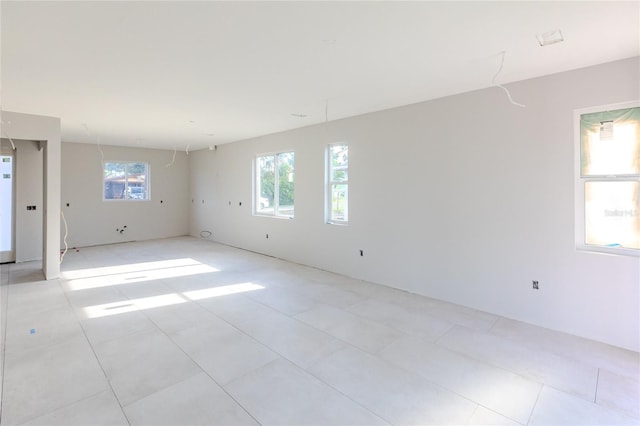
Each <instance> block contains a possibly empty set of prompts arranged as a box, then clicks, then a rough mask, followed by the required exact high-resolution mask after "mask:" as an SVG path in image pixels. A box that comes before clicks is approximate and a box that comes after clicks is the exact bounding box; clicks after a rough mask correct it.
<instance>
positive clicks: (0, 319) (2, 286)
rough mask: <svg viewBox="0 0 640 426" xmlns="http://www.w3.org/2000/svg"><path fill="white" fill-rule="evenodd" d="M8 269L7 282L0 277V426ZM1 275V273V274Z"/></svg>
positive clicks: (5, 345)
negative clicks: (4, 296)
mask: <svg viewBox="0 0 640 426" xmlns="http://www.w3.org/2000/svg"><path fill="white" fill-rule="evenodd" d="M6 265H7V266H6V268H7V281H6V282H2V277H0V304H2V305H1V306H0V315H1V316H0V345H1V346H2V354H0V359H1V360H2V365H0V424H1V423H2V416H3V411H4V410H3V408H4V379H5V374H4V365H5V359H6V356H7V354H6V350H7V318H8V316H7V311H8V309H9V283H10V282H11V270H12V268H11V266H8V265H9V264H6ZM0 273H1V272H0ZM5 290H6V300H3V299H4V298H2V292H3V291H5Z"/></svg>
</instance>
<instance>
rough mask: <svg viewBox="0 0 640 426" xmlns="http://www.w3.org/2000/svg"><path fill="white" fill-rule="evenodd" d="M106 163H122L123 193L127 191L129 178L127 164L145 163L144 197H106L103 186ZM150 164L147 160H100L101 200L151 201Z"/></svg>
mask: <svg viewBox="0 0 640 426" xmlns="http://www.w3.org/2000/svg"><path fill="white" fill-rule="evenodd" d="M107 164H123V165H124V176H125V182H124V184H125V185H124V194H126V193H127V189H128V188H129V178H128V175H129V173H128V166H129V165H130V164H144V165H145V182H144V188H145V195H146V197H145V198H126V197H125V198H106V188H105V175H104V171H105V167H106V165H107ZM150 176H151V164H150V163H149V162H148V161H118V160H104V161H103V162H102V182H101V183H102V201H106V202H112V201H114V202H143V201H151V178H150Z"/></svg>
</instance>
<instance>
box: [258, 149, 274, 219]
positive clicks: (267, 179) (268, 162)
mask: <svg viewBox="0 0 640 426" xmlns="http://www.w3.org/2000/svg"><path fill="white" fill-rule="evenodd" d="M256 168H257V170H256V174H257V182H256V212H257V213H265V214H273V213H274V203H273V201H274V198H273V197H274V192H275V173H274V172H275V157H274V156H268V157H258V158H257V159H256Z"/></svg>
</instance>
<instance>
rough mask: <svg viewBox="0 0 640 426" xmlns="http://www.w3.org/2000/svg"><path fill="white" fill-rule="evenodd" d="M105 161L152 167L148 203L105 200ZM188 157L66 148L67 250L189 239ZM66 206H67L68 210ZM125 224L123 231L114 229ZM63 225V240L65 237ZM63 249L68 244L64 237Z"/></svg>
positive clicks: (130, 150)
mask: <svg viewBox="0 0 640 426" xmlns="http://www.w3.org/2000/svg"><path fill="white" fill-rule="evenodd" d="M100 149H102V153H103V154H104V160H105V161H142V162H148V163H149V167H150V172H149V175H150V193H151V199H150V200H144V201H143V200H135V201H134V200H130V201H123V200H110V201H104V200H103V199H102V196H103V195H102V191H103V180H102V179H103V170H102V154H101V153H100ZM186 157H187V155H186V153H185V152H178V153H176V157H175V162H173V164H171V166H169V167H167V164H170V163H171V161H172V158H173V151H167V150H158V149H143V148H127V147H119V146H109V145H101V147H100V148H99V147H98V145H88V144H78V143H68V142H65V143H63V144H62V210H63V211H64V214H65V218H66V220H67V224H68V231H69V232H68V237H67V242H68V245H69V247H84V246H92V245H98V244H110V243H118V242H124V241H139V240H149V239H154V238H165V237H173V236H178V235H186V234H187V233H188V223H189V190H188V187H189V184H188V171H187V159H186ZM67 203H68V204H69V206H67ZM125 225H126V226H127V228H126V230H125V231H124V232H123V233H119V232H117V231H116V229H122V228H123V227H124V226H125ZM64 232H65V229H64V226H63V228H62V229H61V238H63V237H64ZM61 243H62V246H64V241H63V240H62V239H61Z"/></svg>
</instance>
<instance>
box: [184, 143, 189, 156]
mask: <svg viewBox="0 0 640 426" xmlns="http://www.w3.org/2000/svg"><path fill="white" fill-rule="evenodd" d="M184 152H186V153H187V155H189V144H187V149H185V150H184Z"/></svg>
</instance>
